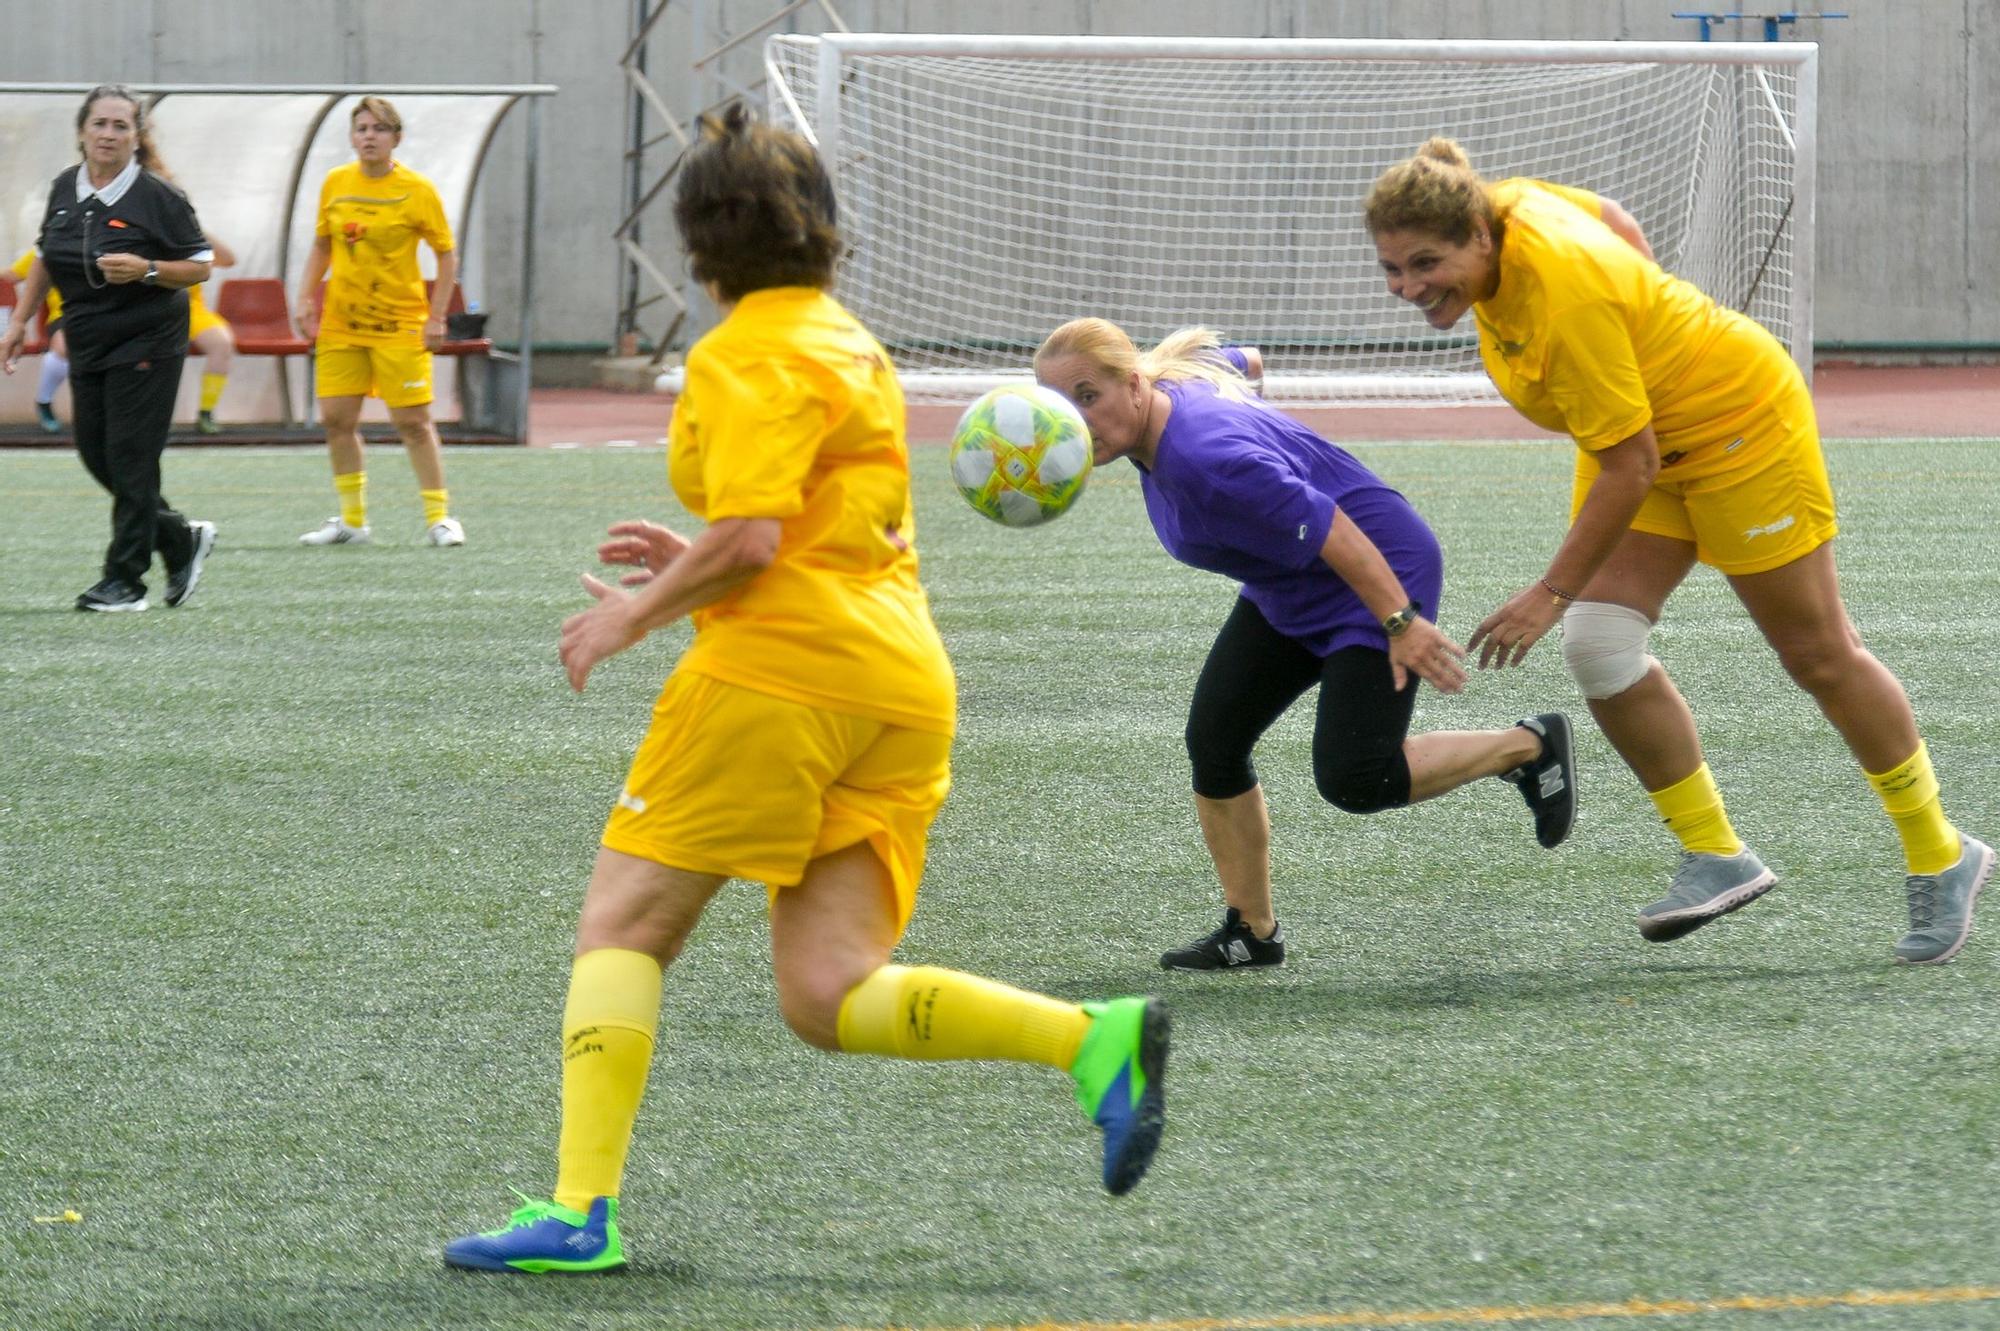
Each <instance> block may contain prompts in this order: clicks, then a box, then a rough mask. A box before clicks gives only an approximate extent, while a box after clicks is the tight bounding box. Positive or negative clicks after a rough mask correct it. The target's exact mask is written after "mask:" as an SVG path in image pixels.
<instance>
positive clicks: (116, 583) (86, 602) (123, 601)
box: [76, 578, 146, 611]
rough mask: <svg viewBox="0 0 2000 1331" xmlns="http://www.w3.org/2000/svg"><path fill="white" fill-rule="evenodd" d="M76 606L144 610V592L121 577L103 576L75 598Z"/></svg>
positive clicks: (116, 609)
mask: <svg viewBox="0 0 2000 1331" xmlns="http://www.w3.org/2000/svg"><path fill="white" fill-rule="evenodd" d="M76 608H77V609H79V610H97V611H120V610H144V609H145V608H146V593H145V592H143V591H141V590H140V589H139V588H137V587H134V586H133V585H132V584H131V583H129V582H127V581H125V579H123V578H105V579H104V580H103V581H101V582H99V583H98V584H97V585H96V586H95V587H92V588H91V589H90V590H89V591H87V592H85V593H84V594H83V595H81V596H79V597H77V598H76Z"/></svg>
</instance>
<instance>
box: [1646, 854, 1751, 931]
mask: <svg viewBox="0 0 2000 1331" xmlns="http://www.w3.org/2000/svg"><path fill="white" fill-rule="evenodd" d="M1777 885H1778V875H1776V874H1774V873H1772V872H1771V871H1770V870H1769V869H1767V868H1765V867H1764V861H1762V860H1760V859H1758V858H1757V852H1756V851H1754V850H1751V849H1750V848H1749V847H1748V846H1746V847H1744V848H1743V849H1742V850H1740V851H1738V852H1736V854H1734V855H1708V854H1703V853H1700V852H1697V851H1683V852H1681V867H1680V868H1678V869H1676V870H1674V881H1673V882H1672V883H1671V884H1669V885H1668V887H1667V895H1666V896H1664V897H1662V898H1661V899H1660V900H1658V901H1655V902H1654V903H1653V904H1652V905H1650V906H1641V907H1640V908H1639V936H1640V937H1641V938H1643V939H1645V940H1646V941H1647V942H1649V943H1671V942H1673V941H1674V940H1675V939H1676V938H1680V937H1682V936H1683V935H1686V934H1691V933H1693V932H1694V931H1695V930H1697V929H1699V928H1701V926H1702V925H1704V924H1707V923H1708V922H1709V921H1710V920H1713V919H1718V918H1720V917H1721V916H1724V915H1727V914H1728V913H1729V912H1730V911H1732V910H1736V909H1738V908H1739V907H1742V906H1747V905H1749V904H1750V903H1751V902H1753V901H1755V900H1756V899H1757V898H1758V897H1761V896H1763V895H1764V894H1765V893H1766V892H1769V891H1770V890H1771V889H1772V888H1774V887H1776V886H1777Z"/></svg>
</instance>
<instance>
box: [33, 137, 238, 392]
mask: <svg viewBox="0 0 2000 1331" xmlns="http://www.w3.org/2000/svg"><path fill="white" fill-rule="evenodd" d="M38 246H39V248H40V250H41V256H42V266H43V267H44V268H46V269H48V270H49V279H50V280H51V281H53V282H54V283H55V287H56V290H57V292H59V293H60V294H61V296H62V302H63V304H62V312H63V331H64V332H65V333H67V334H68V335H69V359H70V364H71V365H72V366H74V367H75V368H76V369H79V370H82V371H85V372H94V371H98V370H106V369H110V368H112V367H113V366H118V365H136V364H138V363H139V362H140V361H145V360H154V359H157V358H163V357H168V356H184V355H186V354H187V346H188V296H187V292H186V291H184V290H180V291H177V290H172V289H169V288H167V287H162V286H149V285H148V284H146V283H144V282H124V283H118V284H113V283H110V282H107V281H106V280H105V278H104V272H103V270H102V269H100V268H99V267H98V266H97V263H96V260H97V259H98V257H99V256H100V255H105V254H137V255H139V256H140V257H142V258H146V259H152V260H154V261H158V260H162V259H192V258H194V257H196V256H197V255H200V254H204V253H206V252H207V251H208V248H209V246H208V241H207V240H206V239H204V238H203V236H202V234H201V224H200V223H199V222H197V221H196V220H195V216H194V205H192V204H190V203H189V202H188V200H187V195H185V194H183V193H181V192H180V190H179V189H178V188H176V187H175V186H174V185H172V184H170V183H168V182H167V181H165V180H163V179H161V178H160V177H159V176H156V175H154V174H153V173H152V172H151V171H141V172H140V173H139V175H138V178H137V179H135V180H134V181H133V182H132V184H131V187H130V188H128V189H127V190H126V191H125V193H124V194H123V195H121V196H120V197H119V199H118V202H116V203H112V204H107V203H105V202H104V200H103V199H101V198H99V197H97V196H96V195H95V194H92V195H90V196H88V197H87V198H85V200H84V201H83V203H82V204H81V205H80V206H79V205H78V203H77V201H76V168H75V167H71V168H70V169H69V170H67V171H65V172H63V173H62V174H61V175H59V176H57V177H56V178H55V181H54V183H53V184H51V185H50V186H49V206H48V211H47V212H46V213H44V214H43V215H42V234H41V239H40V241H39V242H38Z"/></svg>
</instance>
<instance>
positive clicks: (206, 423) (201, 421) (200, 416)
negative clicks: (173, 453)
mask: <svg viewBox="0 0 2000 1331" xmlns="http://www.w3.org/2000/svg"><path fill="white" fill-rule="evenodd" d="M194 432H195V433H196V434H221V433H222V427H221V426H220V425H217V424H216V423H215V413H214V412H212V411H203V412H197V413H196V414H195V418H194Z"/></svg>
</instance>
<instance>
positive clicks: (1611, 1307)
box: [843, 1285, 2000, 1331]
mask: <svg viewBox="0 0 2000 1331" xmlns="http://www.w3.org/2000/svg"><path fill="white" fill-rule="evenodd" d="M1997 1301H2000V1285H1943V1286H1937V1287H1935V1288H1931V1289H1889V1290H1868V1289H1859V1290H1851V1291H1849V1292H1848V1293H1845V1294H1738V1295H1736V1296H1734V1297H1732V1298H1727V1299H1627V1300H1625V1301H1624V1302H1622V1303H1555V1304H1545V1305H1535V1304H1517V1305H1511V1306H1497V1307H1491V1308H1413V1309H1407V1310H1404V1311H1400V1312H1398V1311H1388V1310H1383V1311H1376V1310H1371V1309H1358V1310H1356V1311H1353V1312H1344V1313H1296V1314H1292V1315H1288V1316H1276V1317H1196V1318H1183V1319H1177V1320H1173V1321H1164V1322H1026V1323H1016V1324H1013V1325H1007V1326H997V1325H990V1324H987V1323H981V1324H980V1325H979V1326H977V1327H972V1326H963V1327H941V1326H933V1327H923V1328H912V1329H911V1331H1320V1328H1333V1327H1381V1328H1393V1327H1405V1326H1446V1327H1449V1326H1506V1325H1521V1324H1525V1323H1534V1322H1588V1321H1598V1320H1604V1321H1609V1320H1612V1319H1619V1320H1631V1319H1636V1318H1645V1317H1687V1316H1692V1315H1695V1314H1701V1313H1737V1312H1740V1313H1790V1312H1813V1311H1817V1310H1820V1309H1827V1308H1921V1307H1932V1306H1939V1305H1945V1304H1964V1303H1992V1302H1997ZM843 1331H864V1328H859V1327H847V1328H844V1329H843ZM875 1331H880V1329H879V1328H877V1329H875ZM894 1331H902V1329H901V1328H895V1329H894Z"/></svg>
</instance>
